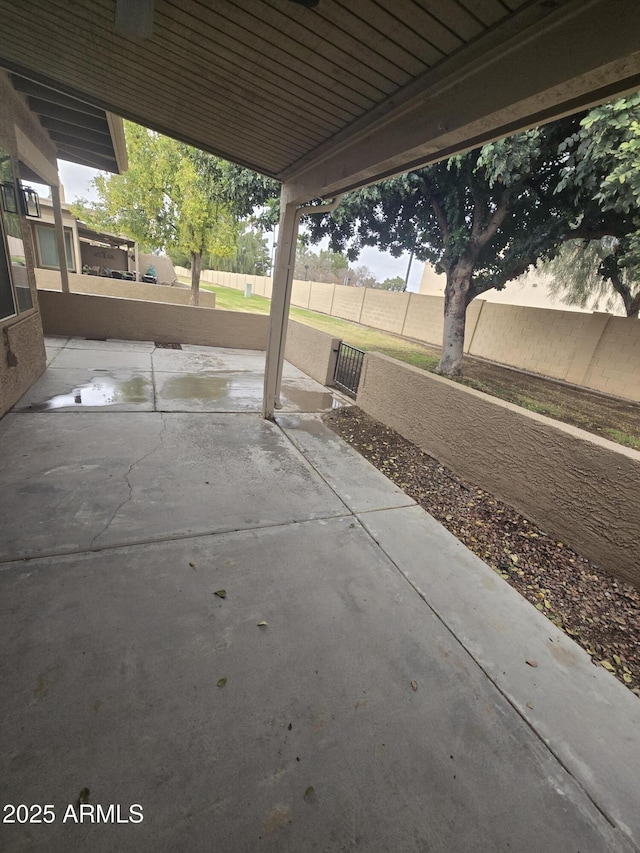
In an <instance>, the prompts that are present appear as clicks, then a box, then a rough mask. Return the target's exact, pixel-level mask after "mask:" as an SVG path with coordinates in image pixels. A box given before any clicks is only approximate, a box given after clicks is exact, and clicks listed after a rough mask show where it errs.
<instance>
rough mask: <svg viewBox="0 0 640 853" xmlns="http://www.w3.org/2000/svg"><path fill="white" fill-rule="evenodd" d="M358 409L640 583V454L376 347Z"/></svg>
mask: <svg viewBox="0 0 640 853" xmlns="http://www.w3.org/2000/svg"><path fill="white" fill-rule="evenodd" d="M357 402H358V405H359V406H361V407H362V408H363V409H364V410H365V411H366V412H368V413H369V414H370V415H371V416H372V417H374V418H376V419H377V420H380V421H382V422H383V423H385V424H387V425H388V426H390V427H392V428H393V429H395V430H397V431H398V432H399V433H401V435H403V436H405V437H406V438H408V439H409V440H410V441H413V442H414V443H415V444H417V445H418V446H419V447H421V448H422V449H423V450H425V451H426V452H427V453H429V454H430V455H432V456H434V457H435V458H436V459H438V460H439V461H440V462H442V463H443V464H445V465H447V466H448V467H449V468H451V469H452V470H453V471H455V472H456V473H457V474H458V475H459V476H460V477H463V478H464V479H466V480H468V481H469V482H471V483H474V484H477V485H478V486H481V487H482V488H485V489H487V490H488V491H491V492H493V494H495V495H496V496H498V497H499V498H501V499H502V500H504V501H505V502H506V503H508V504H510V505H511V506H513V507H515V508H516V509H517V510H519V511H520V512H522V513H523V514H524V515H526V516H527V517H528V518H530V519H531V520H532V521H534V522H536V524H538V525H540V526H541V527H542V529H543V530H545V531H546V532H548V533H550V534H552V535H554V536H556V537H557V538H558V539H559V540H561V541H562V542H565V543H567V544H568V545H570V546H571V547H572V548H574V549H575V550H576V551H577V552H578V553H581V554H583V555H584V556H586V557H588V558H589V559H591V560H593V561H594V562H596V563H598V564H600V565H601V566H603V567H604V568H606V569H608V570H609V571H610V572H613V573H614V574H617V575H619V576H620V577H623V578H625V579H626V580H629V581H631V582H632V583H634V584H636V585H637V586H639V587H640V537H639V536H638V519H639V518H640V452H638V451H635V450H630V449H628V448H625V447H621V446H619V445H617V444H614V443H613V442H611V441H607V440H606V439H602V438H599V437H597V436H592V435H591V434H589V433H587V432H584V431H583V430H580V429H577V428H576V427H571V426H567V425H565V424H561V423H558V422H556V421H552V420H551V419H549V418H546V417H543V416H542V415H537V414H535V413H533V412H528V411H525V410H524V409H520V408H518V407H517V406H514V405H511V404H510V403H505V402H503V401H502V400H497V399H495V398H493V397H489V396H487V395H486V394H482V393H480V392H478V391H474V390H472V389H470V388H466V387H464V386H462V385H458V384H457V383H455V382H450V381H449V380H446V379H442V378H441V377H439V376H434V375H433V374H430V373H426V372H424V371H422V370H418V369H417V368H414V367H411V366H409V365H405V364H402V363H400V362H398V361H395V360H394V359H391V358H387V357H386V356H383V355H379V354H377V353H369V354H368V355H367V356H366V359H365V366H364V371H363V377H362V380H361V382H360V390H359V392H358V400H357Z"/></svg>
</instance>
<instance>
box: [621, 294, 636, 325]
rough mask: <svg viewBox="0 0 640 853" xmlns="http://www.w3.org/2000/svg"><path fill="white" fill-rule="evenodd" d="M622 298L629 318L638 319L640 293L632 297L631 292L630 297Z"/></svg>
mask: <svg viewBox="0 0 640 853" xmlns="http://www.w3.org/2000/svg"><path fill="white" fill-rule="evenodd" d="M618 292H619V291H618ZM621 295H622V294H621ZM622 298H623V300H624V307H625V310H626V312H627V317H634V318H635V319H638V315H639V314H640V291H638V293H636V295H635V296H632V295H631V292H630V291H629V293H628V296H627V297H625V296H623V297H622Z"/></svg>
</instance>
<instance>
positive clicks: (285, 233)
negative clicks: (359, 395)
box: [262, 184, 342, 420]
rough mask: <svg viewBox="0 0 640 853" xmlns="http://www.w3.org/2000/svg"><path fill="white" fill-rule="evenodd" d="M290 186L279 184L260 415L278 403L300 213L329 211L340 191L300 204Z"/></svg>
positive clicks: (267, 413) (269, 412) (272, 410)
mask: <svg viewBox="0 0 640 853" xmlns="http://www.w3.org/2000/svg"><path fill="white" fill-rule="evenodd" d="M289 198H290V188H289V186H288V185H287V184H283V185H282V191H281V193H280V223H279V225H278V246H277V249H276V260H275V264H274V271H273V289H272V293H271V323H270V326H269V342H268V344H267V361H266V365H265V371H264V397H263V400H262V416H263V417H264V418H268V419H269V420H272V419H273V416H274V413H275V410H276V409H277V408H279V406H280V383H281V382H282V365H283V363H284V348H285V345H286V343H287V323H288V321H289V307H290V305H291V290H292V288H293V271H294V268H295V265H296V243H297V240H298V225H299V224H300V217H301V216H302V215H303V214H306V215H310V214H313V213H329V212H330V211H332V210H335V208H336V207H337V205H338V202H339V201H340V199H341V198H342V195H336V196H335V197H334V198H333V200H332V201H331V202H330V203H329V204H322V205H313V206H308V207H306V206H302V205H296V204H293V203H292V202H290V201H288V199H289Z"/></svg>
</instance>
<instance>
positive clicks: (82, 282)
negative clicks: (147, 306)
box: [36, 269, 216, 308]
mask: <svg viewBox="0 0 640 853" xmlns="http://www.w3.org/2000/svg"><path fill="white" fill-rule="evenodd" d="M36 281H37V283H38V288H39V289H40V290H61V289H62V285H61V283H60V273H59V272H58V271H57V270H43V269H36ZM69 290H70V291H71V293H93V294H95V295H96V296H117V297H118V298H120V299H143V300H145V301H147V302H162V303H165V304H168V305H188V304H189V297H190V296H191V290H190V289H189V288H182V287H167V286H163V285H159V284H145V283H144V282H142V281H124V280H121V279H118V278H103V276H100V275H82V274H79V273H69ZM200 305H201V306H202V307H203V308H215V307H216V295H215V293H209V292H207V291H206V290H201V291H200Z"/></svg>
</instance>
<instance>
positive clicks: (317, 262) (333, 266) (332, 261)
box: [294, 237, 349, 284]
mask: <svg viewBox="0 0 640 853" xmlns="http://www.w3.org/2000/svg"><path fill="white" fill-rule="evenodd" d="M348 269H349V261H348V260H347V259H346V257H345V256H344V255H343V254H341V253H340V252H331V251H329V250H327V249H321V250H320V251H319V252H312V251H311V250H310V249H309V247H308V246H307V245H306V244H305V242H304V237H301V238H300V239H299V240H298V245H297V247H296V266H295V272H294V277H295V278H298V279H301V280H302V281H326V282H329V283H330V284H342V282H343V281H344V278H345V276H346V275H347V272H348Z"/></svg>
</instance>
